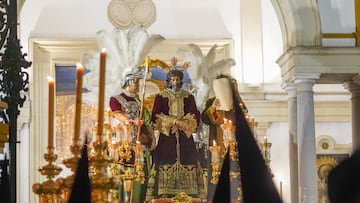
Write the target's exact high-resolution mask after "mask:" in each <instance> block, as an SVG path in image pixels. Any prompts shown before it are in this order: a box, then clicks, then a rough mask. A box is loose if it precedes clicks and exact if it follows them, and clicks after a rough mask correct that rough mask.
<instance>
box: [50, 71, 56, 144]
mask: <svg viewBox="0 0 360 203" xmlns="http://www.w3.org/2000/svg"><path fill="white" fill-rule="evenodd" d="M48 84H49V119H48V120H49V123H48V130H49V132H48V148H54V91H55V90H54V86H55V81H54V79H53V78H51V77H48Z"/></svg>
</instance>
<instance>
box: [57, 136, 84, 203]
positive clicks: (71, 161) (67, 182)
mask: <svg viewBox="0 0 360 203" xmlns="http://www.w3.org/2000/svg"><path fill="white" fill-rule="evenodd" d="M70 151H71V153H72V155H73V156H72V157H71V158H68V159H64V161H63V163H64V165H65V166H66V167H67V168H70V170H71V172H73V173H72V174H71V175H69V176H67V177H66V178H59V179H57V180H56V182H57V184H58V185H59V186H60V188H61V190H62V192H61V193H62V194H63V198H64V200H68V199H69V197H70V192H71V188H72V184H73V182H74V179H75V172H76V170H77V166H78V162H79V159H80V153H81V147H80V145H79V144H78V143H77V142H76V141H75V140H73V144H72V145H71V146H70Z"/></svg>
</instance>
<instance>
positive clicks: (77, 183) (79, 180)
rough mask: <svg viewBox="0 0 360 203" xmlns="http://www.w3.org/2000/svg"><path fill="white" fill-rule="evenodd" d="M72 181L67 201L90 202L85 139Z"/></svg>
mask: <svg viewBox="0 0 360 203" xmlns="http://www.w3.org/2000/svg"><path fill="white" fill-rule="evenodd" d="M85 143H86V144H84V146H83V149H82V152H81V158H80V160H79V164H78V168H77V171H76V174H75V179H74V183H73V186H72V189H71V194H70V198H69V201H68V203H91V183H90V178H89V159H88V154H87V141H85Z"/></svg>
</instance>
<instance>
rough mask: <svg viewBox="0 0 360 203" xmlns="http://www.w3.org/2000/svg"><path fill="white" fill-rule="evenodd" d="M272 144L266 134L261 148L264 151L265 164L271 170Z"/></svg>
mask: <svg viewBox="0 0 360 203" xmlns="http://www.w3.org/2000/svg"><path fill="white" fill-rule="evenodd" d="M271 145H272V143H271V142H269V141H268V139H267V137H266V136H265V137H264V139H263V142H262V143H261V148H262V151H263V155H264V159H265V164H266V166H267V167H268V169H269V171H270V172H271V169H270V161H271V154H270V148H271Z"/></svg>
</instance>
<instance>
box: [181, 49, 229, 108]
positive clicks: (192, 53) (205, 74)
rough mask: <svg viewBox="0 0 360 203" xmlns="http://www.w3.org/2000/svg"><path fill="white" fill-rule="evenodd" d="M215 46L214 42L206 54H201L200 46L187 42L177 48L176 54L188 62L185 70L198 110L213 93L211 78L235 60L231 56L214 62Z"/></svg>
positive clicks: (224, 70)
mask: <svg viewBox="0 0 360 203" xmlns="http://www.w3.org/2000/svg"><path fill="white" fill-rule="evenodd" d="M216 48H217V45H216V44H215V45H214V46H212V47H211V49H210V50H209V52H208V53H207V55H206V56H204V55H203V54H202V52H201V49H200V47H199V46H197V45H195V44H188V45H186V46H184V47H180V48H179V49H178V50H177V54H178V55H180V56H182V57H183V59H184V60H185V61H189V62H190V67H189V68H188V69H187V71H188V74H189V78H190V80H191V83H192V84H193V85H194V86H195V87H196V91H195V99H196V105H197V107H198V109H199V110H203V109H204V108H205V104H206V100H207V99H208V98H210V97H212V96H213V95H214V93H213V80H214V79H216V77H217V76H218V75H220V74H222V73H225V72H227V71H228V70H229V69H230V68H231V67H232V66H234V65H235V60H234V59H232V58H228V59H223V60H220V61H217V62H215V55H216Z"/></svg>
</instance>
